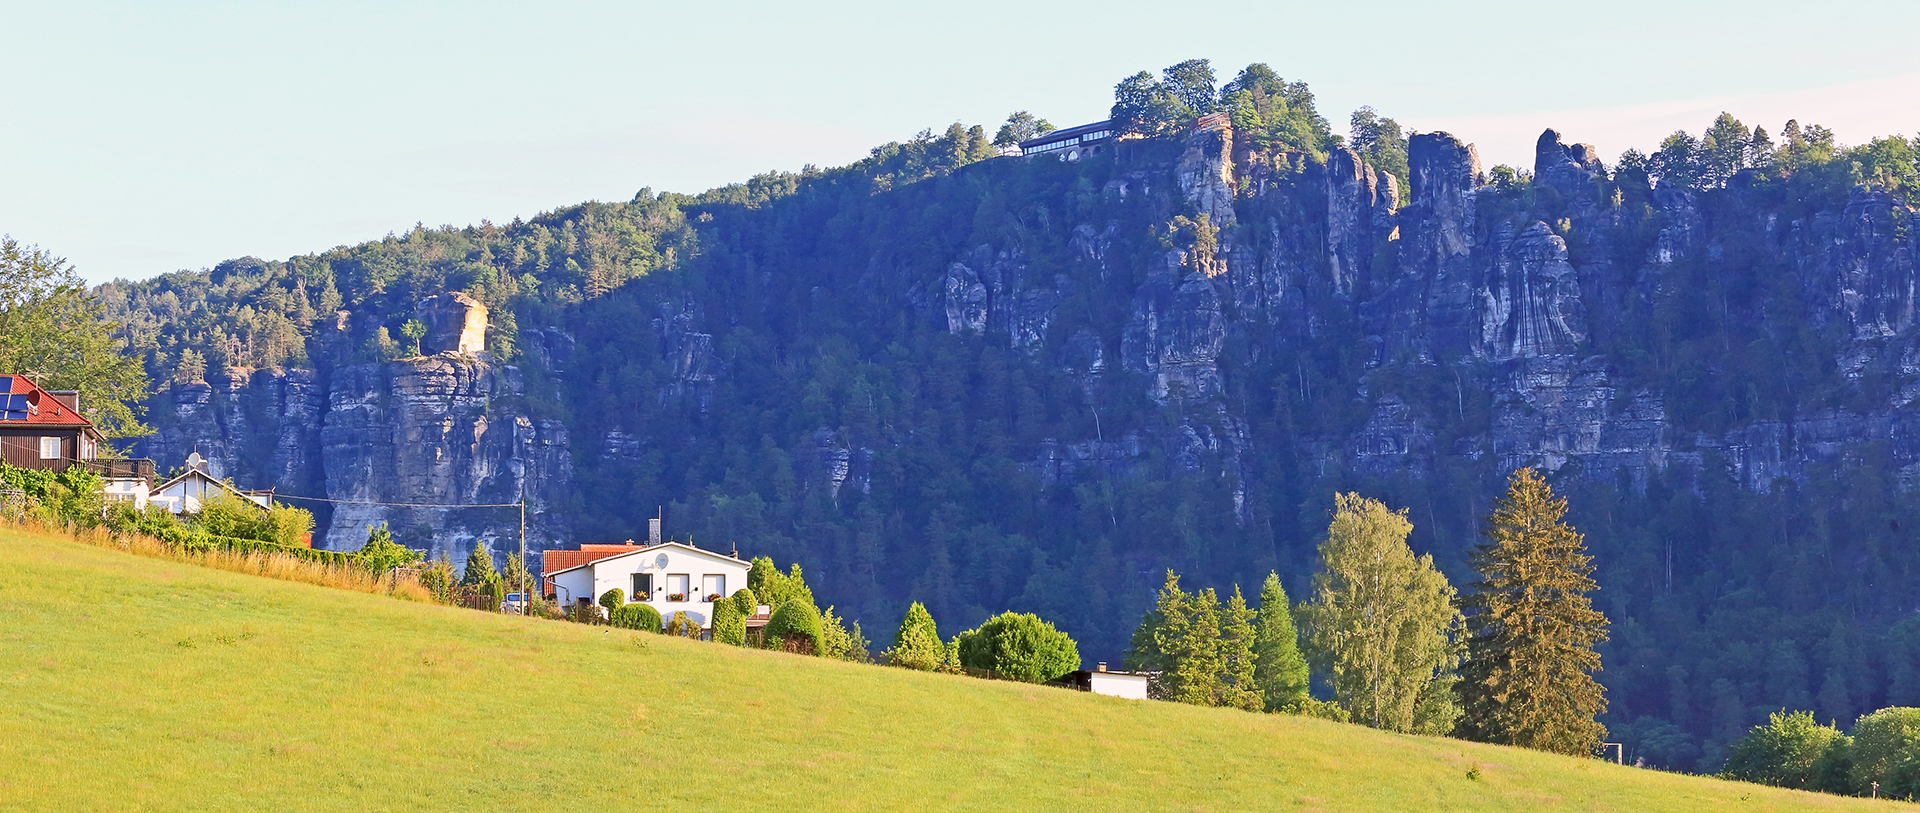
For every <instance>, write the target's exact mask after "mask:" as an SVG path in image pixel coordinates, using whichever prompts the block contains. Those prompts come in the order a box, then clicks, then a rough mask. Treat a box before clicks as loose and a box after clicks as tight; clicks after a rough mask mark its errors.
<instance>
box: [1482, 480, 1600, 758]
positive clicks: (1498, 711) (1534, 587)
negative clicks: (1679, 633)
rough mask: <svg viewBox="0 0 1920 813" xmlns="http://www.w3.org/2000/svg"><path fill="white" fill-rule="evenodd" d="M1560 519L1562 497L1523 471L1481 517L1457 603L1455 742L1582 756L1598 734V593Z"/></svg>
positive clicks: (1587, 563) (1575, 535) (1578, 541)
mask: <svg viewBox="0 0 1920 813" xmlns="http://www.w3.org/2000/svg"><path fill="white" fill-rule="evenodd" d="M1566 513H1567V501H1566V499H1565V498H1561V497H1555V496H1553V490H1552V489H1551V488H1549V487H1548V486H1547V483H1546V481H1545V480H1543V479H1541V477H1540V474H1539V472H1536V471H1534V470H1533V469H1531V468H1523V469H1520V470H1518V471H1515V472H1514V473H1513V475H1512V476H1511V477H1509V478H1508V480H1507V493H1506V494H1505V495H1504V496H1502V497H1500V498H1499V499H1498V500H1496V501H1495V503H1494V507H1493V513H1491V514H1490V515H1488V517H1487V528H1486V531H1485V533H1486V537H1487V541H1486V542H1485V543H1484V544H1481V545H1480V546H1479V547H1477V548H1476V549H1475V550H1474V552H1473V555H1472V559H1473V565H1474V567H1475V569H1477V570H1478V571H1479V572H1480V581H1479V582H1477V583H1475V584H1474V585H1472V587H1471V592H1470V593H1469V594H1468V595H1467V597H1466V599H1465V601H1464V602H1462V603H1463V605H1464V607H1465V609H1466V622H1467V631H1468V637H1467V657H1466V663H1465V665H1464V667H1463V669H1462V672H1463V675H1462V679H1461V681H1460V699H1461V704H1462V706H1463V710H1462V711H1463V714H1462V716H1461V719H1460V723H1459V725H1458V726H1457V727H1456V729H1455V732H1456V734H1457V735H1458V736H1461V737H1465V738H1467V739H1474V740H1482V741H1485V742H1497V743H1504V744H1509V745H1519V746H1523V747H1526V748H1536V749H1539V750H1542V751H1553V752H1557V753H1562V754H1586V753H1591V752H1592V751H1593V750H1594V749H1595V748H1598V747H1599V745H1600V742H1601V741H1602V740H1603V739H1605V737H1606V733H1607V729H1606V726H1604V725H1601V724H1600V722H1599V721H1597V720H1595V719H1594V717H1595V716H1596V715H1598V714H1600V713H1602V712H1604V711H1606V709H1607V701H1606V696H1605V693H1606V690H1605V688H1604V687H1602V686H1601V685H1600V683H1599V682H1598V681H1596V680H1594V679H1593V673H1594V672H1597V671H1599V670H1600V655H1599V653H1597V652H1595V651H1594V650H1593V647H1594V645H1595V644H1598V643H1600V642H1602V641H1605V640H1607V617H1606V616H1605V615H1602V614H1601V613H1600V612H1599V611H1598V610H1595V609H1594V608H1593V601H1592V600H1591V599H1589V598H1588V596H1587V594H1588V593H1590V592H1592V591H1593V590H1594V589H1596V587H1597V586H1598V585H1596V584H1595V583H1594V580H1593V564H1592V562H1593V560H1592V557H1589V556H1588V555H1587V552H1586V543H1585V541H1584V540H1583V539H1582V537H1581V535H1580V533H1579V532H1577V531H1575V530H1574V529H1573V528H1572V527H1570V526H1568V525H1567V524H1566V523H1565V522H1562V521H1561V518H1562V517H1564V516H1565V515H1566Z"/></svg>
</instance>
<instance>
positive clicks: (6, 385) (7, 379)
mask: <svg viewBox="0 0 1920 813" xmlns="http://www.w3.org/2000/svg"><path fill="white" fill-rule="evenodd" d="M0 392H13V376H10V375H0Z"/></svg>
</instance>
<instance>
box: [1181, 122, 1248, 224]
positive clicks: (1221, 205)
mask: <svg viewBox="0 0 1920 813" xmlns="http://www.w3.org/2000/svg"><path fill="white" fill-rule="evenodd" d="M1175 177H1176V180H1177V181H1178V183H1179V184H1180V192H1181V193H1182V194H1184V195H1186V198H1187V200H1188V201H1189V202H1191V203H1192V204H1193V208H1195V209H1198V210H1200V212H1201V213H1202V214H1205V215H1206V216H1207V217H1208V219H1209V220H1211V221H1212V222H1213V225H1214V226H1215V227H1216V228H1220V229H1225V228H1227V227H1229V226H1232V225H1233V224H1234V223H1235V222H1237V216H1236V215H1235V213H1234V210H1233V194H1234V180H1233V130H1231V129H1225V128H1222V129H1214V130H1202V131H1200V132H1196V133H1194V134H1192V135H1190V136H1188V137H1187V148H1186V151H1185V152H1183V153H1182V154H1181V155H1180V164H1179V167H1178V168H1177V169H1176V170H1175Z"/></svg>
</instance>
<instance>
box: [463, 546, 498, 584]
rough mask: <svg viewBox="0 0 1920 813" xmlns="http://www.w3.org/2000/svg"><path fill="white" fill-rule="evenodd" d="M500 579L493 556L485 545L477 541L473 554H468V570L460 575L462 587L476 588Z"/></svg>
mask: <svg viewBox="0 0 1920 813" xmlns="http://www.w3.org/2000/svg"><path fill="white" fill-rule="evenodd" d="M499 577H500V574H499V571H496V570H494V569H493V554H492V553H489V552H487V546H486V544H485V543H482V542H479V541H475V542H474V543H473V552H472V553H469V554H467V570H466V572H465V573H462V574H461V575H460V586H461V587H475V586H478V585H482V584H486V583H487V582H490V581H493V580H495V579H497V578H499Z"/></svg>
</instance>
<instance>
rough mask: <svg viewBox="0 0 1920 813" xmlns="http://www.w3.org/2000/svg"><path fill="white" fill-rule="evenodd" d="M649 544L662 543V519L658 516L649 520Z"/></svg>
mask: <svg viewBox="0 0 1920 813" xmlns="http://www.w3.org/2000/svg"><path fill="white" fill-rule="evenodd" d="M647 544H649V545H658V544H660V520H659V519H658V518H654V519H650V520H647Z"/></svg>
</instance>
